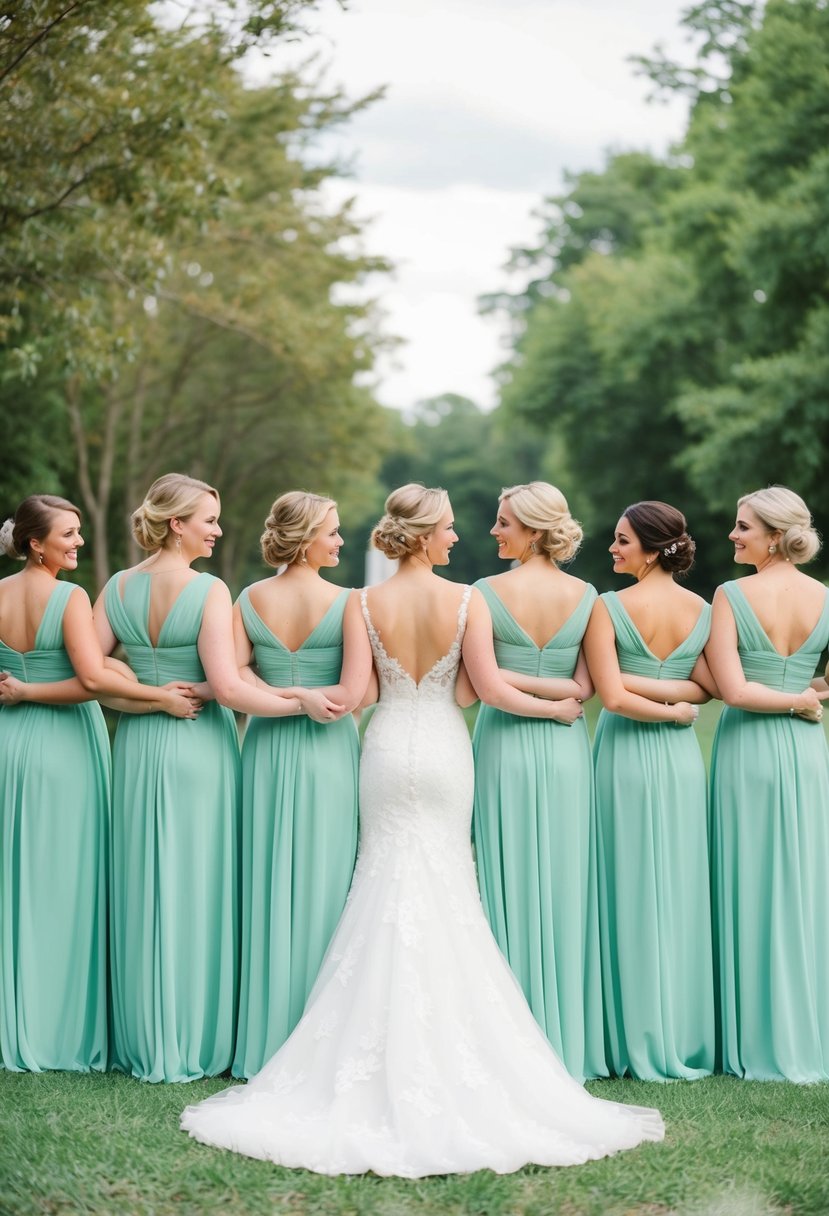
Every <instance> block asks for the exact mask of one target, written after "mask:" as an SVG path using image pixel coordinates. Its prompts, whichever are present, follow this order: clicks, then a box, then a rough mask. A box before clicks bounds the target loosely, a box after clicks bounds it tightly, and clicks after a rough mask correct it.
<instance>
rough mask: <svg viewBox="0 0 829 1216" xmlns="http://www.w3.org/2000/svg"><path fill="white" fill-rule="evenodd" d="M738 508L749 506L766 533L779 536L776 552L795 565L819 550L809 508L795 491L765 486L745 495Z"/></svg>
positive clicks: (818, 542)
mask: <svg viewBox="0 0 829 1216" xmlns="http://www.w3.org/2000/svg"><path fill="white" fill-rule="evenodd" d="M737 505H738V506H739V507H750V508H751V510H752V511H753V512H754V514H755V515H756V516H757V518H758V519H759V520H760V522H761V523H762V524H763V525H764V526H765V527H766V528H768V530H769V533H772V532H779V533H780V540H779V541H778V542H777V551H778V553H780V554H781V556H782V557H785V558H786V560H787V561H790V562H792V563H793V564H794V565H796V566H799V565H802V564H803V563H805V562H810V561H811V560H812V558H813V557H815V556H816V555H817V554H818V552H819V551H820V537H819V536H818V534H817V532H816V531H815V527H814V524H813V523H812V516H811V513H810V511H809V508H808V507H807V506H806V504H805V502H804V501H803V499H802V498H801V497H800V495H799V494H795V492H794V490H789V489H788V488H787V487H786V486H768V487H767V488H766V489H765V490H754V491H752V493H751V494H744V495H743V497H742V498H741V499H740V500H739V502H738V503H737Z"/></svg>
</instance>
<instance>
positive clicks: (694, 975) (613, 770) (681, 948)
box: [594, 591, 714, 1081]
mask: <svg viewBox="0 0 829 1216" xmlns="http://www.w3.org/2000/svg"><path fill="white" fill-rule="evenodd" d="M602 600H603V602H604V604H605V606H606V608H607V610H608V612H609V614H610V619H611V620H612V622H613V627H614V629H615V631H616V650H617V654H618V657H619V667H620V668H621V670H622V671H623V672H627V673H630V674H635V675H641V676H650V677H651V678H654V679H665V680H687V679H688V678H689V677H690V675H691V672H692V671H693V669H694V665H695V663H696V661H697V658H698V656H699V654H700V651H701V650H702V648H703V647H704V645H705V643H706V641H707V640H708V634H709V631H710V628H711V608H710V606H709V605H708V604H706V605H705V607H704V608H703V610H702V613H701V614H700V617H699V620H698V621H697V623H696V625H695V626H694V628H693V629H692V630H691V632H690V633H689V634H688V636H687V637H686V638H685V640H684V641H683V642H681V643H680V645H679V646H678V647H677V648H676V650H674V651H673V653H672V654H670V655H669V656H668V657H667V658H666V659H664V660H660V659H658V658H657V657H656V656H655V655H654V654H652V652H651V651H650V650H649V649H648V647H647V646H646V645H645V643H644V641H643V639H642V636H641V634H640V633H639V631H638V629H637V628H636V626H635V625H634V623H633V621H632V620H631V618H630V616H629V615H628V613H627V610H626V609H625V607H624V605H623V603H622V601H621V600H620V599H619V597H618V596H617V594H616V592H615V591H608V592H606V593H605V594H604V595H603V596H602ZM594 753H595V761H596V815H597V822H598V856H599V931H600V950H601V959H602V982H603V988H604V1003H605V1035H606V1046H607V1052H608V1063H609V1064H610V1067H611V1070H612V1071H613V1072H614V1073H616V1074H618V1075H620V1076H621V1075H623V1074H625V1073H629V1074H630V1075H631V1076H634V1077H639V1078H641V1079H642V1080H648V1081H658V1080H664V1079H666V1078H672V1077H677V1078H679V1077H682V1078H686V1079H692V1078H695V1077H701V1076H705V1075H706V1074H708V1073H710V1072H711V1071H712V1070H713V1068H714V974H713V962H712V947H711V920H710V888H709V870H708V832H707V796H706V795H707V790H706V776H705V765H704V763H703V759H702V755H701V753H700V749H699V744H698V743H697V738H696V735H695V733H694V729H693V727H676V726H674V724H673V723H672V722H636V721H634V720H633V719H632V718H625V717H622V716H621V715H620V714H612V713H608V712H607V710H602V713H601V715H600V717H599V724H598V728H597V730H596V740H595V745H594Z"/></svg>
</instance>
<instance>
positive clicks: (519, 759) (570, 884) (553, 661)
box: [472, 579, 607, 1080]
mask: <svg viewBox="0 0 829 1216" xmlns="http://www.w3.org/2000/svg"><path fill="white" fill-rule="evenodd" d="M475 585H476V587H478V589H479V590H480V591H481V593H482V595H483V596H484V599H485V600H486V602H487V604H488V605H489V610H490V613H491V616H492V627H493V633H494V643H495V655H496V658H497V660H498V666H499V667H502V668H506V669H508V670H510V671H516V672H521V673H523V674H524V675H532V676H543V677H548V678H561V679H569V678H571V677H572V675H573V672H574V671H575V668H576V663H577V662H578V657H579V649H580V647H581V641H582V637H583V635H584V631H585V629H586V627H587V622H588V619H589V617H590V609H591V608H592V606H593V602H594V600H595V598H596V592H595V590H594V589H593V588H592V587H587V588H586V590H585V592H584V595H583V597H582V599H581V602H580V603H579V605H578V607H577V608H576V609H575V611H574V612H573V613H572V615H571V616H570V617H569V619H568V620H567V621H565V623H564V624H563V625H562V626H561V628H560V629H559V630H558V632H557V633H556V634H555V635H554V636H553V637H552V638H551V639H550V640H549V642H547V644H546V645H545V646H543V647H538V646H536V644H535V643H534V642H533V640H532V638H530V637H529V635H528V634H527V633H526V632H525V631H524V629H522V627H521V626H520V625H519V624H518V622H517V621H516V620H515V618H514V617H513V616H512V614H511V613H510V612H509V611H508V610H507V608H506V606H505V605H504V603H503V602H502V600H501V599H500V597H499V596H498V595H497V594H496V592H495V591H494V590H493V589H492V586H491V585H490V583H489V581H488V580H487V579H482V580H481V581H480V582H478V583H476V584H475ZM473 749H474V756H475V805H474V811H473V819H472V831H473V838H474V841H475V850H476V856H477V863H478V882H479V885H480V889H481V900H482V902H483V905H484V910H485V911H486V914H487V918H488V920H489V923H490V926H491V928H492V932H493V933H494V935H495V939H496V941H497V942H498V945H499V946H500V948H501V950H502V952H503V954H504V955H505V956H506V958H507V960H508V962H509V965H510V967H511V968H512V971H513V972H514V974H515V976H516V978H517V980H518V982H519V984H520V985H521V987H522V989H523V990H524V995H525V997H526V998H527V1002H528V1004H529V1006H530V1008H531V1009H532V1011H533V1014H534V1016H535V1019H536V1021H537V1022H538V1024H539V1025H540V1026H541V1028H542V1030H543V1031H544V1033H545V1034H546V1035H547V1038H548V1039H549V1040H550V1042H551V1043H552V1045H553V1047H554V1048H555V1050H556V1052H557V1054H558V1055H559V1056H560V1057H561V1059H562V1061H563V1063H564V1065H565V1067H566V1068H567V1071H568V1072H569V1073H570V1075H571V1076H573V1077H576V1078H578V1079H579V1080H583V1079H584V1078H585V1077H596V1076H606V1075H607V1066H606V1064H605V1057H604V1049H603V1044H602V1021H601V985H600V978H599V970H598V958H597V954H596V952H595V949H593V948H591V943H592V945H593V946H595V941H596V937H597V908H596V887H595V879H596V871H595V866H596V858H595V839H594V837H593V830H592V810H593V766H592V759H591V754H590V739H589V736H588V733H587V726H586V724H585V721H584V719H583V718H580V719H578V720H577V721H576V722H574V723H573V725H572V726H566V725H564V724H563V723H560V722H553V721H551V720H549V719H542V718H522V717H518V716H517V715H515V714H508V713H504V712H503V711H502V710H499V709H494V708H492V706H489V705H482V706H481V708H480V711H479V713H478V720H477V722H476V724H475V733H474V736H473Z"/></svg>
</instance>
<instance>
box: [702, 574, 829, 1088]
mask: <svg viewBox="0 0 829 1216" xmlns="http://www.w3.org/2000/svg"><path fill="white" fill-rule="evenodd" d="M723 591H724V592H725V594H726V596H727V597H728V602H729V603H730V605H731V608H732V610H733V612H734V619H735V621H736V625H737V636H738V647H739V654H740V661H741V663H742V666H743V671H744V673H745V676H746V679H747V680H751V681H753V682H757V683H759V684H765V685H766V686H767V687H769V688H775V689H780V690H782V691H787V692H802V691H803V689H804V688H805V687H806V686H807V685H808V683H809V681H810V680H811V678H812V676H813V675H814V672H815V667H816V665H817V662H818V660H819V658H820V655H821V652H822V651H823V650H824V649H825V647H826V644H827V642H828V641H829V596H827V598H826V600H825V602H824V605H823V611H822V612H821V615H820V619H819V621H818V623H817V625H816V626H815V628H814V630H813V631H812V633H811V635H810V637H808V638H807V639H806V641H805V642H804V643H803V645H802V646H801V647H800V649H799V650H797V651H795V653H794V654H792V655H790V656H788V657H786V658H784V657H783V656H782V655H780V654H779V653H778V652H777V651H776V650H775V649H774V647H773V646H772V644H771V642H770V640H769V638H768V636H767V635H766V633H765V632H764V630H763V628H762V626H761V625H760V622H759V621H758V620H757V617H756V616H755V614H754V611H753V609H752V608H751V605H750V604H749V602H748V600H747V599H746V597H745V594H744V592H743V591H742V589H741V587H740V585H739V583H738V582H730V583H725V584H724V586H723ZM711 860H712V895H713V907H714V930H715V937H714V943H715V958H716V964H717V971H718V977H719V1009H718V1014H719V1022H720V1035H721V1042H722V1068H723V1071H724V1072H730V1073H735V1074H736V1075H737V1076H739V1077H747V1078H751V1079H753V1080H758V1081H767V1080H782V1079H787V1080H789V1081H827V1080H829V750H827V745H826V736H825V734H824V732H823V730H822V728H821V726H820V725H817V724H815V723H813V722H806V721H805V720H804V719H802V718H798V717H791V716H790V715H789V714H788V713H783V714H765V713H751V712H750V711H748V710H741V709H732V708H731V707H726V708H725V709H724V710H723V712H722V716H721V718H720V721H719V725H718V728H717V734H716V737H715V740H714V752H713V757H712V768H711Z"/></svg>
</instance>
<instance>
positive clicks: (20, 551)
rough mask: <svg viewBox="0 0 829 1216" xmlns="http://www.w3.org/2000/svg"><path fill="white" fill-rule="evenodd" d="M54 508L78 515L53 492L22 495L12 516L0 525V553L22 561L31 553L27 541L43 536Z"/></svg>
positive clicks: (53, 513)
mask: <svg viewBox="0 0 829 1216" xmlns="http://www.w3.org/2000/svg"><path fill="white" fill-rule="evenodd" d="M58 511H73V512H74V513H75V515H77V517H78V519H79V520H80V519H81V513H80V511H79V510H78V508H77V507H76V506H75V504H74V503H73V502H69V501H68V499H66V498H59V497H58V496H57V495H56V494H30V495H29V497H28V498H24V499H23V501H22V503H21V504H20V506H19V507H18V508H17V510H16V511H15V513H14V519H7V520H6V522H5V523H4V524H3V526H2V527H0V553H5V554H6V556H7V557H13V558H16V559H17V560H18V561H25V559H26V558H27V557H29V555H30V553H31V548H30V546H31V542H32V541H33V540H45V539H46V537H47V536H48V535H49V532H50V531H51V528H52V524H53V522H54V518H55V515H56V514H57V512H58Z"/></svg>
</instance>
